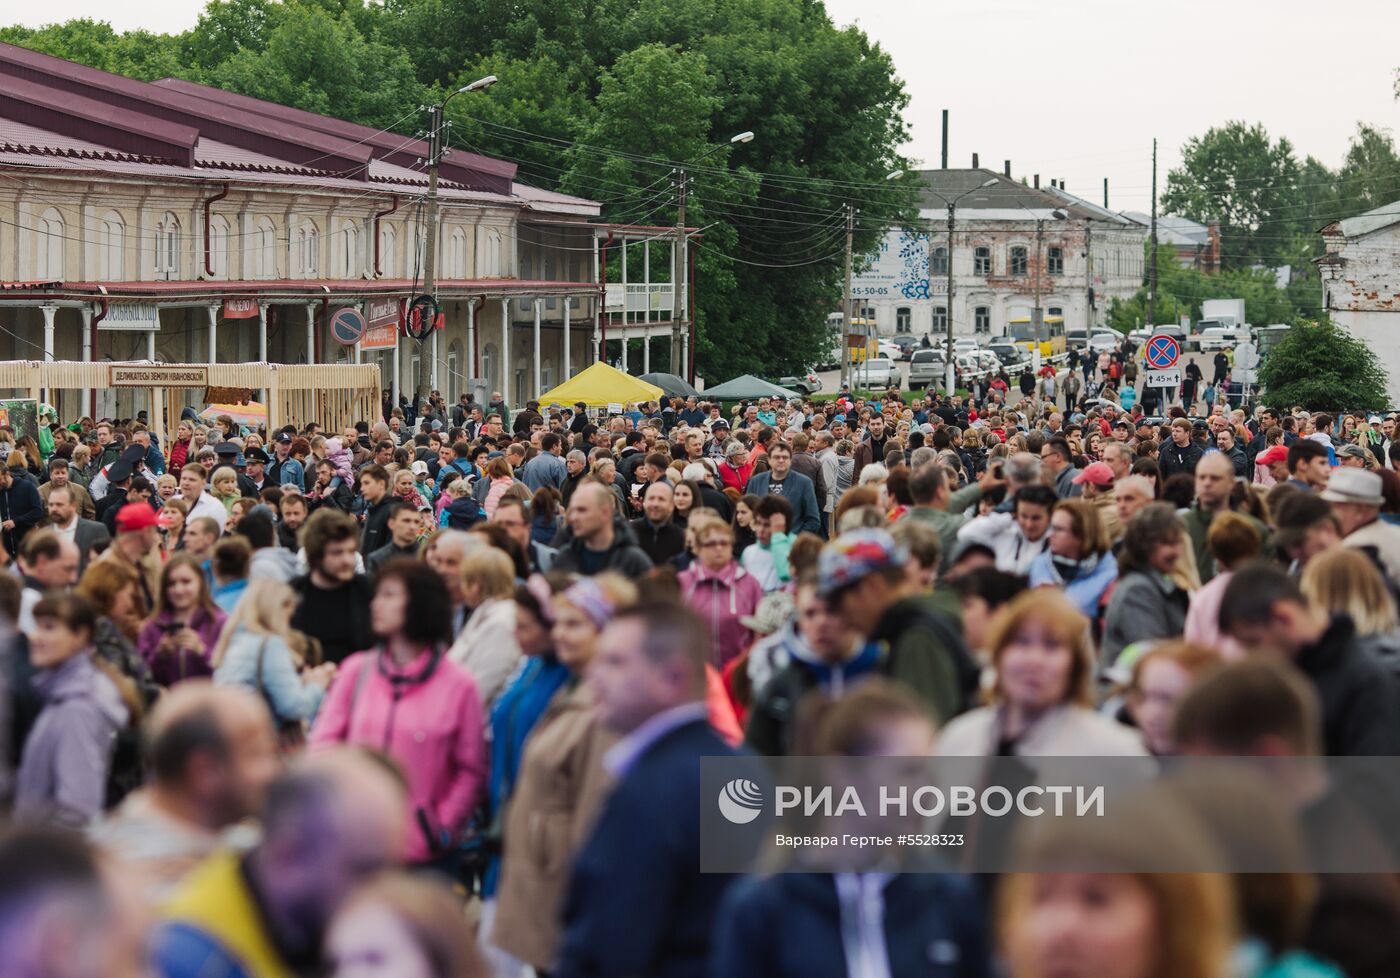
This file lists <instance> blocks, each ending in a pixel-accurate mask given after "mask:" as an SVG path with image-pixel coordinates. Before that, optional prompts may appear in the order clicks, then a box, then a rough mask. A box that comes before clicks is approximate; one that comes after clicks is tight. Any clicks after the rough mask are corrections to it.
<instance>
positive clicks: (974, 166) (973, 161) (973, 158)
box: [972, 153, 979, 170]
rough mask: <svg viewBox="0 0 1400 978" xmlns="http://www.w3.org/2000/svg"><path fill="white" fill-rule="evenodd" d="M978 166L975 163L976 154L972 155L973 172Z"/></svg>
mask: <svg viewBox="0 0 1400 978" xmlns="http://www.w3.org/2000/svg"><path fill="white" fill-rule="evenodd" d="M978 166H979V164H978V162H977V154H976V153H973V154H972V168H973V169H974V170H975V169H977V167H978Z"/></svg>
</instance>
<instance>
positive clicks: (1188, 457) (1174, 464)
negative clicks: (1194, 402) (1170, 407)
mask: <svg viewBox="0 0 1400 978" xmlns="http://www.w3.org/2000/svg"><path fill="white" fill-rule="evenodd" d="M1203 454H1204V452H1203V450H1202V449H1201V446H1200V445H1197V444H1196V443H1195V442H1194V441H1192V440H1191V422H1190V421H1187V420H1186V419H1185V418H1177V419H1176V420H1175V421H1173V422H1172V440H1171V441H1170V442H1167V443H1166V444H1164V445H1163V446H1162V450H1161V452H1160V454H1159V455H1158V458H1157V465H1158V467H1159V468H1160V469H1161V473H1162V481H1163V482H1166V481H1167V480H1168V479H1170V478H1171V477H1172V476H1174V475H1176V474H1177V473H1178V472H1185V473H1186V474H1187V475H1195V474H1196V463H1197V462H1199V461H1200V460H1201V455H1203Z"/></svg>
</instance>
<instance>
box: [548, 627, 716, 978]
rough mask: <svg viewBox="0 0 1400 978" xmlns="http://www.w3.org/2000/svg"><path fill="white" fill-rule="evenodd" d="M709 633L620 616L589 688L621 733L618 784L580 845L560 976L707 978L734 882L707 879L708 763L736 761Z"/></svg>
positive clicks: (611, 765)
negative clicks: (719, 726) (720, 723)
mask: <svg viewBox="0 0 1400 978" xmlns="http://www.w3.org/2000/svg"><path fill="white" fill-rule="evenodd" d="M709 641H710V639H709V630H708V629H707V628H706V626H705V622H704V621H703V620H702V619H701V618H699V617H698V616H697V615H696V614H695V613H694V612H693V611H690V610H689V609H684V608H676V607H664V606H663V607H658V606H650V607H636V608H630V609H627V610H624V611H622V612H619V613H618V614H617V616H616V617H615V618H614V619H613V621H612V623H611V624H609V625H608V627H607V629H606V630H605V631H604V633H603V635H602V637H600V638H599V640H598V654H597V656H596V658H595V659H594V661H593V663H592V665H591V666H590V667H589V673H588V682H589V684H590V686H592V692H593V694H594V696H595V699H596V700H597V704H598V706H597V709H598V718H599V719H600V720H601V721H602V723H603V724H604V725H605V726H606V727H608V728H609V729H611V730H614V731H616V732H617V733H619V734H622V739H621V740H619V741H618V742H617V744H616V745H615V746H613V747H612V748H611V749H609V751H608V752H607V754H606V755H605V757H604V759H603V763H604V765H605V766H606V767H607V768H608V769H609V770H610V771H611V773H612V774H613V776H614V778H616V781H617V786H616V787H615V788H614V789H613V792H612V794H611V795H610V796H609V797H608V800H607V802H606V803H605V804H604V806H603V810H602V812H601V813H600V814H599V816H598V821H597V823H596V824H595V826H594V828H593V832H592V834H591V835H590V836H589V838H588V840H587V841H586V842H585V843H584V845H583V848H582V849H581V850H580V852H579V855H578V859H577V861H576V862H575V864H574V870H573V876H572V878H571V879H570V881H569V889H568V894H567V896H566V898H565V903H564V917H563V939H562V942H561V949H560V954H559V966H558V967H557V968H556V969H555V971H554V975H555V976H556V978H594V976H597V978H604V976H607V978H611V976H616V975H648V976H651V978H701V976H703V975H705V974H706V965H707V962H706V958H707V955H708V953H709V949H710V941H711V933H712V931H713V927H714V921H715V916H716V912H717V910H718V908H719V903H720V900H721V898H722V897H723V895H724V892H725V890H726V889H727V888H728V886H729V884H730V882H731V879H732V878H731V877H729V876H726V875H724V874H720V873H701V872H700V806H699V805H698V804H697V803H696V799H697V798H699V797H700V758H701V757H703V756H731V757H732V756H735V754H736V752H735V750H734V749H733V748H732V747H730V746H729V745H728V744H727V743H725V742H724V741H723V740H722V739H720V737H719V735H718V734H716V733H715V731H714V729H713V728H712V727H711V726H710V723H709V720H708V711H707V709H706V706H705V682H706V680H705V663H706V661H708V659H709V654H710V645H709Z"/></svg>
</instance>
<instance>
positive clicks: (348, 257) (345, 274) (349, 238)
mask: <svg viewBox="0 0 1400 978" xmlns="http://www.w3.org/2000/svg"><path fill="white" fill-rule="evenodd" d="M340 245H341V250H340V254H341V263H340V277H341V278H359V277H360V231H359V228H357V227H355V225H354V224H347V225H345V227H344V228H342V229H341V231H340Z"/></svg>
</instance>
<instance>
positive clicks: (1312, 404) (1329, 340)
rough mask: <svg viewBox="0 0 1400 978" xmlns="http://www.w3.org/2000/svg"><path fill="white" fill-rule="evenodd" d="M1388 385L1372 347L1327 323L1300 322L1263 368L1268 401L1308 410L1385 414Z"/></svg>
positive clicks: (1260, 369)
mask: <svg viewBox="0 0 1400 978" xmlns="http://www.w3.org/2000/svg"><path fill="white" fill-rule="evenodd" d="M1386 382H1387V378H1386V371H1385V368H1384V367H1383V366H1381V363H1380V360H1378V359H1377V358H1376V355H1375V353H1373V352H1372V351H1371V348H1370V347H1369V346H1367V345H1366V344H1365V343H1363V342H1361V341H1360V340H1358V339H1356V338H1355V337H1354V336H1352V335H1351V334H1350V333H1348V332H1346V331H1345V330H1343V329H1340V328H1338V327H1337V326H1334V325H1332V324H1331V323H1330V322H1327V321H1325V320H1324V321H1321V322H1308V321H1304V320H1300V321H1298V322H1297V323H1296V324H1295V325H1294V327H1293V328H1292V329H1291V330H1289V331H1288V335H1287V336H1285V337H1284V339H1283V340H1282V341H1280V342H1279V344H1278V345H1277V346H1275V347H1274V348H1273V349H1272V350H1270V351H1269V355H1268V356H1267V357H1265V358H1264V362H1263V364H1262V365H1261V366H1260V368H1259V383H1260V385H1261V386H1262V387H1263V388H1264V391H1265V396H1266V397H1267V398H1268V399H1269V401H1271V402H1272V403H1274V404H1278V405H1280V406H1289V407H1291V406H1293V405H1295V404H1298V405H1302V406H1303V407H1304V408H1306V409H1307V410H1309V411H1380V410H1384V409H1385V408H1386V406H1387V400H1388V399H1387V396H1386Z"/></svg>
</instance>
